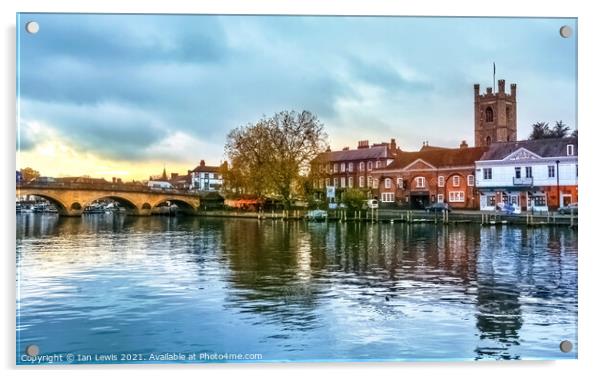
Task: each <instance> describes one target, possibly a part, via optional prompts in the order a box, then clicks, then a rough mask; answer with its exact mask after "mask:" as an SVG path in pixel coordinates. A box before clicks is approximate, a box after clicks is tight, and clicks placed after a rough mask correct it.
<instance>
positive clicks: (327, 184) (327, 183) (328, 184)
mask: <svg viewBox="0 0 602 378" xmlns="http://www.w3.org/2000/svg"><path fill="white" fill-rule="evenodd" d="M326 186H330V179H329V178H327V179H326Z"/></svg>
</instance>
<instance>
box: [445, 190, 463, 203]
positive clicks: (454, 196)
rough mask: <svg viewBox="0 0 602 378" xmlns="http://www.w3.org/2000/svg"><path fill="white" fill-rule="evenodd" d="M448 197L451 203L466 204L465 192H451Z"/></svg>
mask: <svg viewBox="0 0 602 378" xmlns="http://www.w3.org/2000/svg"><path fill="white" fill-rule="evenodd" d="M447 197H448V198H449V202H464V192H461V191H455V192H449V195H448V196H447Z"/></svg>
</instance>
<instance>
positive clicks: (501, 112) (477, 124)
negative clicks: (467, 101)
mask: <svg viewBox="0 0 602 378" xmlns="http://www.w3.org/2000/svg"><path fill="white" fill-rule="evenodd" d="M497 87H498V90H497V92H496V93H493V88H491V87H488V88H487V92H486V93H484V94H481V93H480V89H479V88H480V86H479V84H475V85H474V144H475V146H476V147H481V146H488V145H490V144H491V143H495V142H510V141H516V84H510V94H508V93H506V81H505V80H498V81H497Z"/></svg>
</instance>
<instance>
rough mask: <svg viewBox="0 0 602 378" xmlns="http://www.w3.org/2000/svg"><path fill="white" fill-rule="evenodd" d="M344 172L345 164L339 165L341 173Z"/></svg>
mask: <svg viewBox="0 0 602 378" xmlns="http://www.w3.org/2000/svg"><path fill="white" fill-rule="evenodd" d="M343 172H345V163H341V173H343Z"/></svg>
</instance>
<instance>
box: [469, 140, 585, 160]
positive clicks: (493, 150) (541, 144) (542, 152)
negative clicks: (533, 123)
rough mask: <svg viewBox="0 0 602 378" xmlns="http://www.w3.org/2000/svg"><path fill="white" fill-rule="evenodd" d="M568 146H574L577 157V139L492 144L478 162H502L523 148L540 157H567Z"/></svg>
mask: <svg viewBox="0 0 602 378" xmlns="http://www.w3.org/2000/svg"><path fill="white" fill-rule="evenodd" d="M568 144H572V145H574V146H575V150H574V156H577V151H578V148H577V138H572V137H571V138H558V139H535V140H521V141H517V142H504V143H492V144H491V145H490V146H489V150H488V151H487V152H486V153H485V154H484V155H483V157H482V158H481V159H480V160H502V159H504V158H506V157H507V156H508V155H510V154H512V153H513V152H515V151H517V150H520V149H521V148H524V149H526V150H529V151H531V152H533V153H534V154H537V155H538V156H541V157H562V156H568V155H567V148H566V146H567V145H568Z"/></svg>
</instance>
